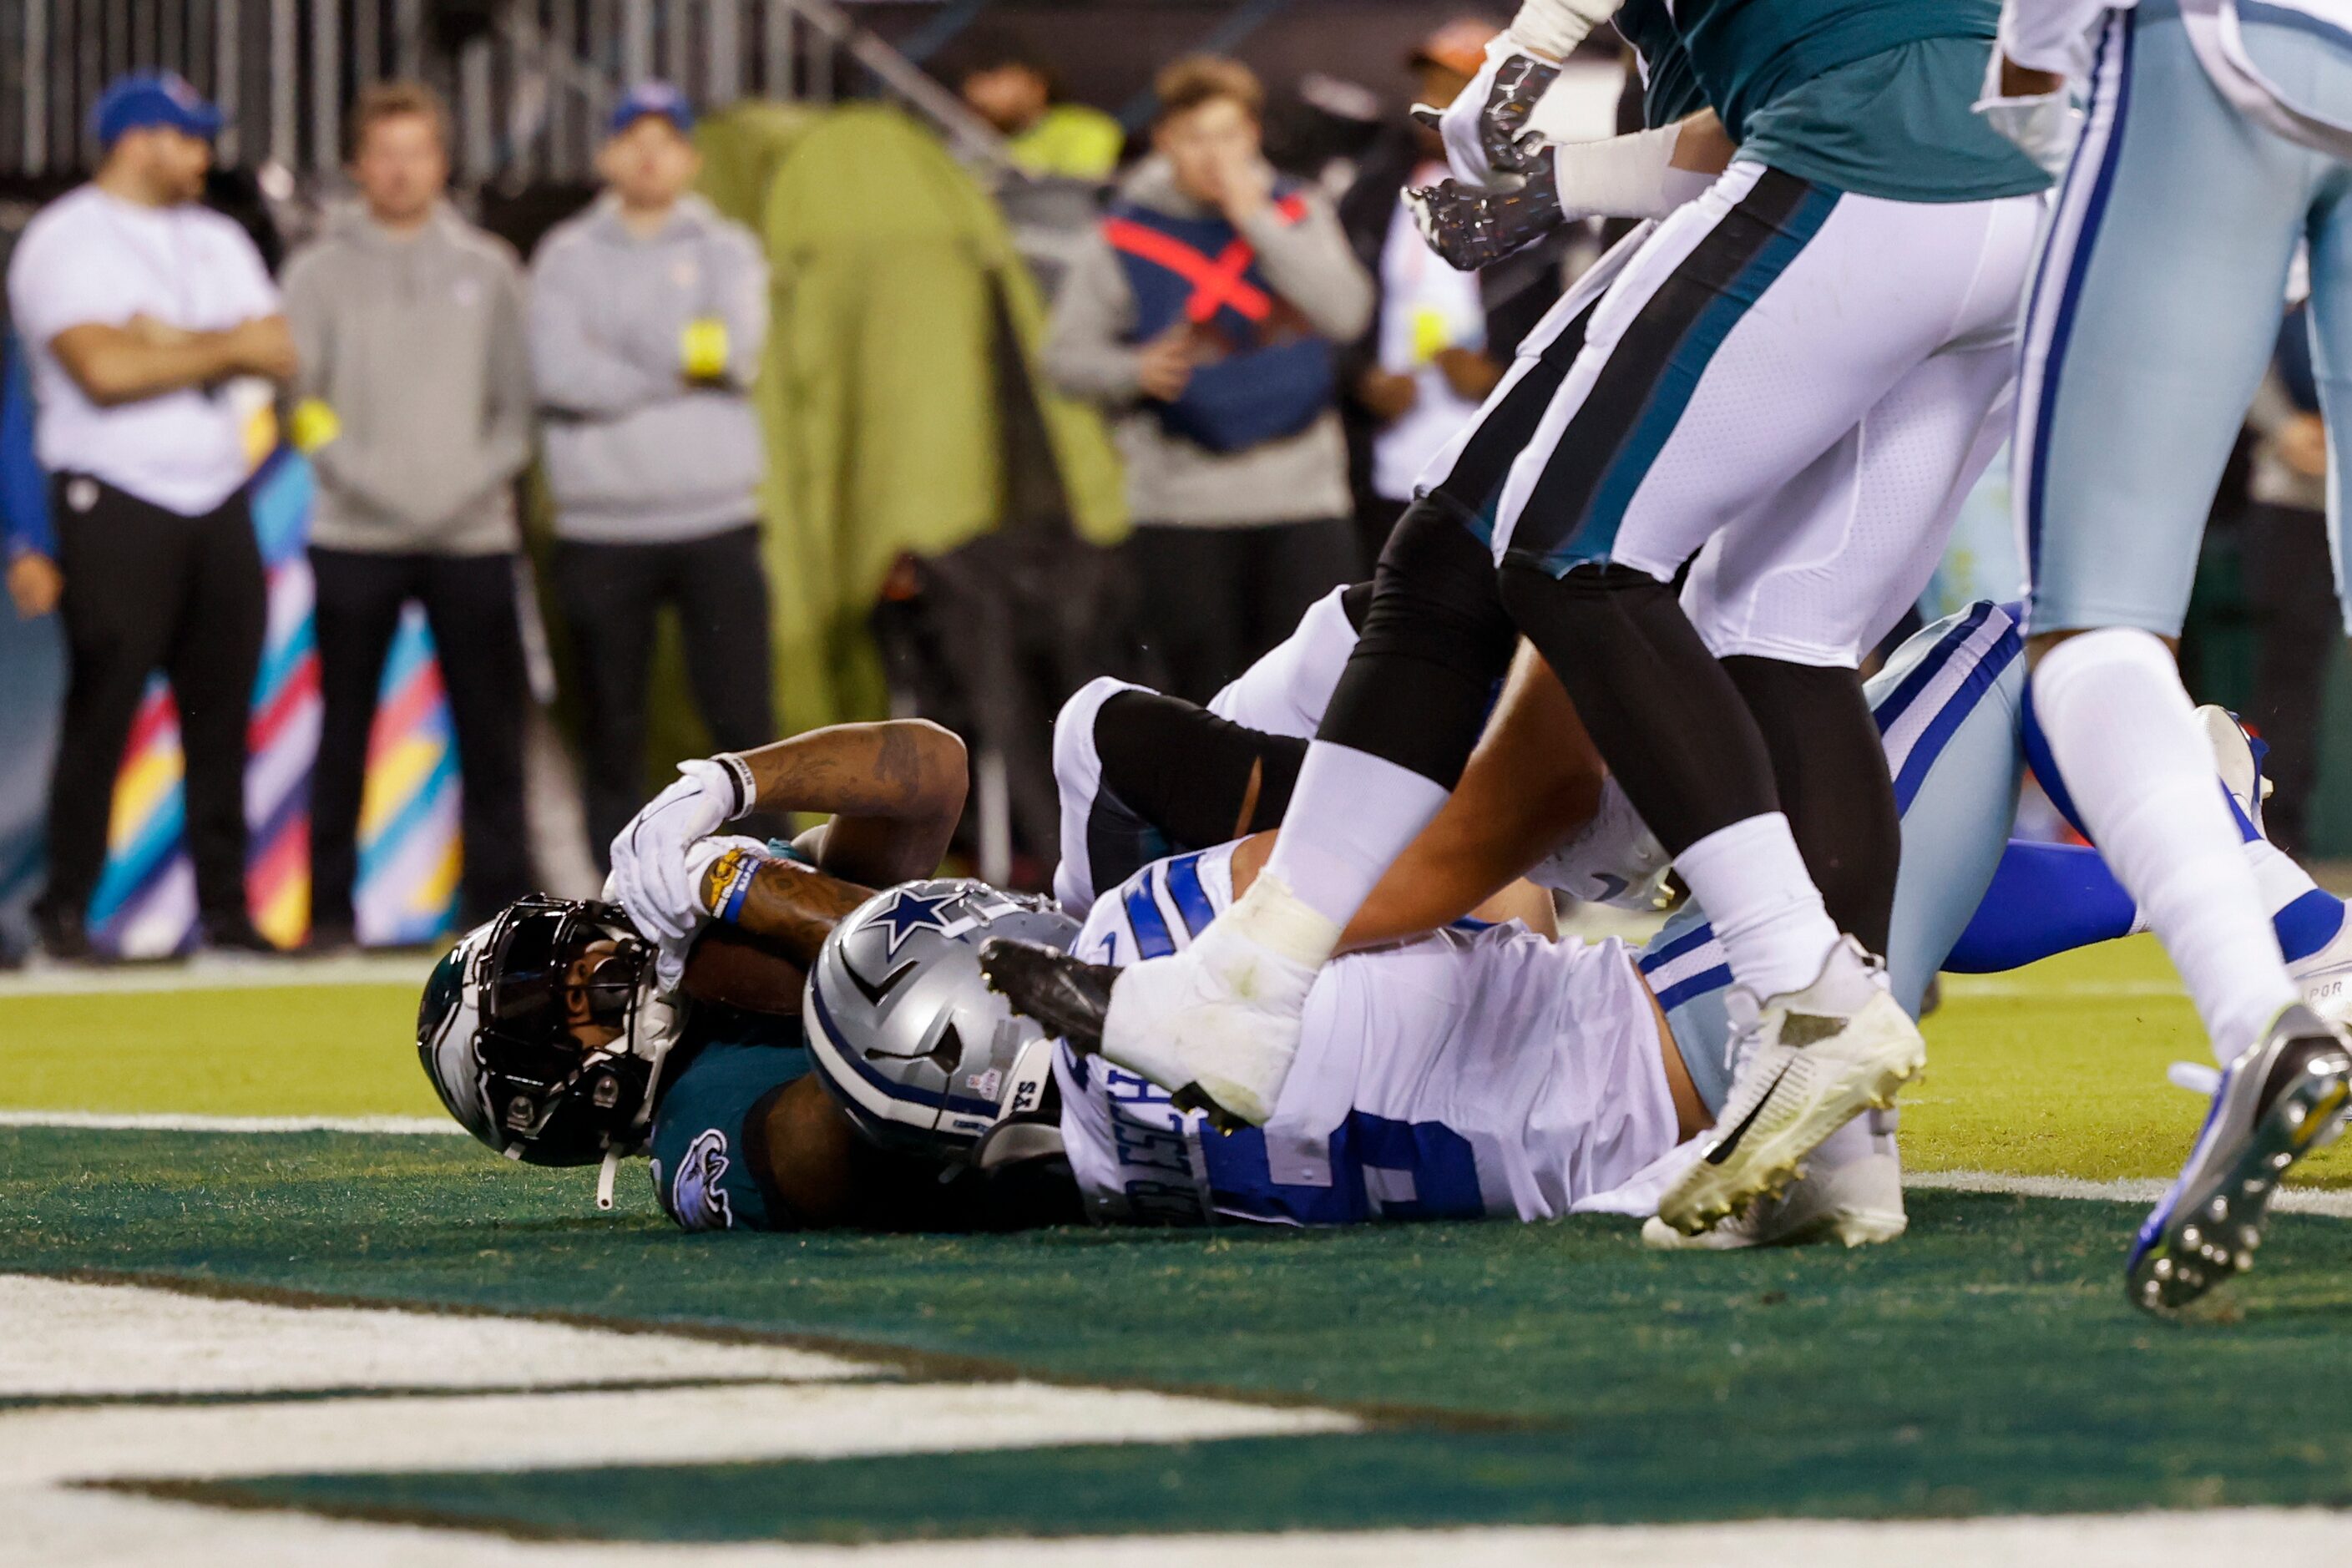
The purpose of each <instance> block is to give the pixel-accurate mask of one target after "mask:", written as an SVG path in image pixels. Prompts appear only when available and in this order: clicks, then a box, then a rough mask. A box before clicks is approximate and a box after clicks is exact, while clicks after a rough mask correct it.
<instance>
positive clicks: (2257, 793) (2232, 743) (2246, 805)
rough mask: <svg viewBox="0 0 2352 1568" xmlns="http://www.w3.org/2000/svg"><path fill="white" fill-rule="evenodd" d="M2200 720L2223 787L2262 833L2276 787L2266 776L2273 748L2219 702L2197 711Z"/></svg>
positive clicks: (2214, 766) (2256, 830)
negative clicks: (2265, 810) (2265, 806)
mask: <svg viewBox="0 0 2352 1568" xmlns="http://www.w3.org/2000/svg"><path fill="white" fill-rule="evenodd" d="M2197 722H2198V723H2199V724H2200V725H2201V726H2202V727H2203V728H2204V731H2205V743H2206V744H2207V745H2208V746H2210V747H2211V748H2212V749H2213V771H2214V772H2215V773H2219V774H2221V787H2222V788H2223V789H2225V790H2228V791H2229V792H2230V798H2231V800H2234V801H2236V802H2237V803H2238V809H2239V810H2240V811H2242V812H2244V813H2245V814H2246V820H2247V821H2248V822H2251V823H2252V824H2253V825H2254V831H2255V832H2257V833H2261V832H2262V831H2263V802H2264V801H2266V800H2268V799H2270V797H2271V790H2272V788H2273V785H2272V784H2271V781H2270V780H2269V779H2267V778H2264V777H2263V756H2264V755H2266V754H2267V753H2268V752H2269V751H2270V748H2269V747H2268V746H2265V745H2263V743H2262V742H2259V741H2257V740H2255V739H2254V738H2253V737H2252V736H2251V735H2249V734H2247V733H2246V730H2245V726H2244V725H2242V724H2241V723H2239V722H2238V717H2237V715H2236V714H2234V713H2232V712H2231V711H2230V710H2228V709H2227V708H2223V707H2221V705H2220V704H2218V703H2213V702H2208V703H2206V704H2205V705H2204V706H2203V707H2202V708H2200V709H2199V710H2197ZM2264 837H2268V835H2266V834H2265V835H2264Z"/></svg>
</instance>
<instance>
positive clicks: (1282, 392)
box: [1045, 57, 1372, 700]
mask: <svg viewBox="0 0 2352 1568" xmlns="http://www.w3.org/2000/svg"><path fill="white" fill-rule="evenodd" d="M1158 89H1159V94H1160V119H1159V122H1158V123H1157V124H1156V125H1155V126H1154V127H1153V130H1152V145H1153V148H1154V153H1153V155H1152V156H1151V157H1150V158H1148V159H1146V160H1145V161H1144V162H1143V163H1141V164H1139V165H1138V166H1137V168H1136V169H1135V171H1134V172H1133V173H1132V174H1129V176H1128V178H1127V179H1126V180H1125V181H1124V182H1122V184H1120V187H1119V199H1118V205H1116V206H1115V207H1114V208H1113V209H1112V213H1111V216H1110V217H1109V218H1108V220H1107V221H1106V222H1105V224H1104V225H1103V226H1102V228H1101V230H1100V232H1099V233H1098V234H1097V237H1096V239H1095V241H1094V243H1093V245H1092V246H1091V247H1089V248H1088V249H1087V251H1086V252H1085V253H1084V254H1083V255H1082V256H1081V257H1080V258H1079V260H1078V263H1077V265H1076V267H1075V268H1073V269H1072V272H1071V275H1070V277H1069V279H1068V280H1067V281H1066V283H1065V284H1064V286H1063V289H1062V293H1061V297H1060V299H1059V300H1057V301H1056V303H1055V310H1054V322H1053V330H1052V333H1051V338H1050V341H1049V342H1048V343H1047V345H1046V349H1045V365H1046V369H1047V372H1048V374H1051V375H1052V376H1053V377H1054V379H1055V381H1056V382H1058V383H1059V384H1061V385H1062V387H1063V388H1064V389H1065V390H1066V391H1068V392H1070V393H1072V394H1074V395H1078V396H1083V397H1088V398H1092V399H1094V400H1096V401H1097V402H1099V403H1101V404H1104V405H1107V406H1108V407H1110V408H1112V409H1114V410H1118V411H1119V412H1120V413H1121V414H1122V417H1121V418H1120V420H1119V424H1118V438H1119V446H1120V449H1121V451H1122V453H1123V454H1124V456H1125V458H1126V459H1127V479H1128V495H1129V503H1130V509H1131V510H1132V512H1133V515H1134V517H1135V521H1136V531H1135V538H1134V542H1133V545H1132V549H1133V552H1134V558H1135V561H1136V563H1137V566H1138V568H1139V577H1140V578H1141V580H1142V582H1143V583H1144V584H1146V585H1147V591H1146V593H1145V594H1144V595H1143V606H1142V608H1143V618H1144V623H1145V627H1144V629H1145V635H1146V637H1147V639H1148V640H1149V641H1150V644H1151V645H1152V646H1153V647H1154V648H1155V650H1156V652H1157V653H1158V655H1159V657H1160V659H1161V660H1162V662H1163V663H1164V664H1165V666H1166V668H1167V673H1168V679H1169V683H1170V687H1169V689H1171V690H1172V691H1174V692H1176V693H1177V694H1179V695H1181V696H1184V697H1188V698H1192V699H1194V700H1205V699H1206V698H1208V697H1209V695H1210V694H1211V693H1213V691H1215V689H1217V688H1218V687H1220V686H1222V685H1223V684H1224V683H1225V682H1226V681H1227V680H1229V679H1232V678H1233V677H1234V676H1235V675H1238V674H1240V673H1241V671H1242V669H1243V668H1244V667H1246V666H1247V665H1248V664H1249V662H1250V661H1251V660H1252V659H1253V658H1256V657H1257V655H1258V654H1260V653H1262V652H1264V651H1265V649H1266V648H1268V647H1272V646H1273V645H1274V644H1275V643H1276V641H1278V640H1279V639H1280V638H1281V637H1284V636H1286V635H1287V634H1288V632H1289V630H1290V628H1291V627H1292V626H1294V625H1295V624H1296V623H1297V618H1298V616H1299V615H1300V614H1301V613H1303V612H1304V611H1305V609H1306V608H1307V605H1309V604H1311V603H1313V602H1314V600H1315V599H1316V598H1317V597H1318V596H1319V595H1322V594H1324V593H1326V592H1328V590H1329V589H1330V588H1332V587H1333V586H1334V585H1336V584H1341V583H1345V582H1348V581H1350V580H1351V579H1352V578H1353V577H1355V576H1356V575H1357V574H1358V571H1359V562H1358V556H1357V552H1356V541H1355V530H1354V525H1353V524H1352V523H1351V522H1350V521H1349V493H1348V454H1347V442H1346V437H1344V435H1343V434H1342V433H1341V430H1340V427H1339V414H1338V412H1337V411H1336V408H1335V406H1334V400H1333V359H1334V354H1335V350H1334V348H1333V346H1332V345H1333V344H1334V343H1339V342H1350V341H1352V340H1353V339H1354V338H1355V337H1356V336H1357V335H1358V334H1359V333H1360V332H1362V331H1363V330H1364V326H1365V324H1366V322H1367V321H1370V317H1371V309H1372V287H1371V280H1370V278H1368V277H1367V276H1366V275H1365V272H1364V269H1363V268H1361V267H1360V266H1359V265H1358V264H1357V261H1356V258H1355V257H1354V255H1353V254H1351V253H1350V252H1349V248H1348V238H1347V236H1346V235H1345V234H1344V233H1342V232H1341V231H1340V228H1339V220H1338V218H1337V217H1335V216H1333V215H1332V212H1331V210H1330V208H1329V207H1328V205H1325V204H1324V203H1323V201H1322V200H1321V198H1320V197H1319V196H1318V195H1316V194H1315V193H1314V192H1313V191H1311V190H1309V189H1307V188H1305V187H1301V186H1296V185H1292V184H1288V183H1287V182H1278V181H1277V180H1276V177H1275V174H1274V172H1273V170H1272V169H1270V168H1269V167H1267V165H1266V163H1265V157H1264V155H1263V153H1262V152H1261V150H1260V135H1261V131H1260V118H1259V115H1260V109H1261V107H1262V105H1263V102H1264V93H1263V90H1262V89H1260V87H1259V86H1258V81H1257V79H1256V77H1255V76H1254V75H1252V74H1251V72H1250V70H1249V68H1247V67H1245V66H1243V65H1241V64H1239V63H1238V62H1236V61H1234V60H1226V59H1216V58H1207V57H1195V58H1189V59H1183V60H1179V61H1177V62H1176V63H1175V64H1174V65H1171V66H1170V67H1169V68H1167V69H1166V70H1164V71H1162V72H1161V73H1160V80H1159V83H1158Z"/></svg>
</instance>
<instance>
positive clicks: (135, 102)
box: [89, 71, 222, 147]
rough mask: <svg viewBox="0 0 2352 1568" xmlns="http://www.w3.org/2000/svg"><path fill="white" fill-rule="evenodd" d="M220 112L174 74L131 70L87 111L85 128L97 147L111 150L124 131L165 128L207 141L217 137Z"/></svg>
mask: <svg viewBox="0 0 2352 1568" xmlns="http://www.w3.org/2000/svg"><path fill="white" fill-rule="evenodd" d="M221 124H222V115H221V111H220V110H218V109H216V108H215V107H214V106H213V105H212V104H210V103H207V102H206V101H205V95H204V94H203V93H200V92H198V91H197V90H196V89H194V88H193V87H191V86H189V85H188V79H187V78H185V77H184V76H182V75H181V74H180V73H179V72H177V71H132V72H131V73H130V74H129V75H127V76H119V77H116V78H115V79H113V80H112V81H110V82H109V83H108V84H107V88H106V90H105V91H104V92H102V93H100V94H99V97H98V102H97V104H96V105H94V106H93V107H92V108H91V110H90V111H89V127H90V131H91V132H92V133H93V134H95V135H96V136H97V137H98V144H99V145H100V147H111V146H113V145H114V143H115V142H116V141H117V140H118V139H119V138H121V135H122V133H123V132H126V131H142V130H144V129H146V128H147V127H148V126H151V125H168V126H170V127H171V128H172V129H173V130H174V131H183V132H186V133H187V134H189V135H191V136H201V137H203V138H204V139H205V141H207V142H209V141H211V140H212V139H213V138H214V137H215V136H217V135H219V134H220V129H221Z"/></svg>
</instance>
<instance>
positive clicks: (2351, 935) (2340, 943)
mask: <svg viewBox="0 0 2352 1568" xmlns="http://www.w3.org/2000/svg"><path fill="white" fill-rule="evenodd" d="M2286 972H2287V973H2288V974H2289V975H2291V976H2293V977H2294V983H2295V984H2296V985H2297V986H2299V987H2301V989H2302V991H2303V1005H2305V1006H2306V1007H2308V1008H2310V1009H2311V1010H2312V1011H2313V1012H2315V1013H2316V1014H2318V1015H2319V1016H2320V1018H2321V1020H2322V1021H2323V1022H2325V1023H2329V1024H2336V1025H2342V1024H2347V1023H2352V919H2347V920H2346V921H2345V922H2344V923H2343V924H2342V925H2341V926H2339V927H2337V928H2336V934H2335V935H2334V936H2333V937H2330V938H2329V939H2328V942H2327V945H2326V947H2323V948H2321V949H2320V950H2319V951H2318V952H2312V953H2306V954H2305V955H2304V956H2303V957H2301V958H2298V959H2296V960H2295V961H2294V963H2290V964H2288V965H2287V966H2286Z"/></svg>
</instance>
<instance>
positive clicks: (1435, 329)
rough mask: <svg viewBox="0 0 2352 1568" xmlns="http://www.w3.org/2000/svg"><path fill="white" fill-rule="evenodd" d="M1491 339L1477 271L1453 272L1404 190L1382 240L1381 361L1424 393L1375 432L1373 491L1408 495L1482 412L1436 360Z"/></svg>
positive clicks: (1427, 174) (1439, 172)
mask: <svg viewBox="0 0 2352 1568" xmlns="http://www.w3.org/2000/svg"><path fill="white" fill-rule="evenodd" d="M1443 174H1444V170H1443V168H1442V166H1433V167H1432V168H1430V169H1426V170H1423V171H1422V172H1421V173H1420V174H1416V175H1415V176H1414V179H1413V181H1412V184H1429V183H1431V181H1432V180H1433V179H1436V178H1441V177H1443ZM1485 347H1486V300H1484V299H1483V298H1482V297H1481V296H1480V294H1479V292H1478V275H1477V274H1476V273H1475V272H1456V271H1455V270H1454V268H1451V267H1449V266H1447V265H1446V263H1445V260H1444V258H1443V257H1440V256H1439V255H1438V254H1437V253H1436V252H1435V251H1433V250H1432V249H1430V248H1429V242H1428V241H1427V240H1425V239H1423V238H1422V237H1421V230H1420V228H1419V227H1418V226H1416V225H1415V224H1414V223H1413V221H1412V209H1411V208H1409V207H1407V206H1406V205H1404V199H1403V197H1402V196H1399V197H1398V199H1397V205H1396V211H1395V212H1394V213H1393V214H1392V215H1391V217H1390V219H1389V234H1388V239H1387V242H1386V243H1385V244H1383V245H1382V246H1381V342H1380V354H1381V369H1382V370H1385V371H1389V372H1391V373H1392V374H1409V375H1411V376H1412V378H1413V380H1414V381H1415V382H1416V383H1417V384H1419V385H1420V388H1421V395H1420V397H1419V398H1418V399H1416V400H1415V401H1414V403H1413V405H1412V408H1410V409H1408V410H1407V411H1406V412H1405V415H1404V416H1403V417H1402V418H1401V419H1399V420H1398V421H1397V422H1396V423H1395V424H1393V425H1391V426H1386V427H1385V428H1383V429H1382V430H1381V431H1380V433H1379V434H1377V435H1375V436H1374V437H1372V493H1373V494H1375V495H1378V496H1382V497H1385V498H1386V499H1388V500H1412V489H1413V483H1414V481H1415V480H1417V479H1420V478H1421V471H1422V469H1423V467H1424V466H1426V465H1427V463H1428V462H1429V460H1430V458H1433V457H1435V456H1436V455H1437V454H1438V452H1439V451H1440V450H1441V449H1442V448H1443V447H1444V446H1445V444H1446V443H1447V442H1448V441H1451V440H1452V439H1454V436H1455V435H1456V433H1458V432H1459V431H1460V430H1461V428H1462V426H1464V425H1465V424H1466V423H1468V422H1469V420H1470V419H1471V418H1472V417H1474V416H1475V415H1476V414H1477V412H1478V405H1476V404H1475V403H1473V402H1471V401H1470V400H1469V399H1467V398H1465V397H1463V396H1460V395H1457V394H1456V393H1455V392H1454V388H1453V387H1452V386H1451V385H1449V384H1447V382H1446V380H1445V373H1444V372H1443V371H1441V370H1439V369H1438V368H1437V366H1436V365H1435V364H1434V363H1432V361H1433V360H1434V359H1435V357H1436V355H1437V353H1438V352H1439V351H1440V350H1442V349H1448V348H1465V349H1483V348H1485Z"/></svg>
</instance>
